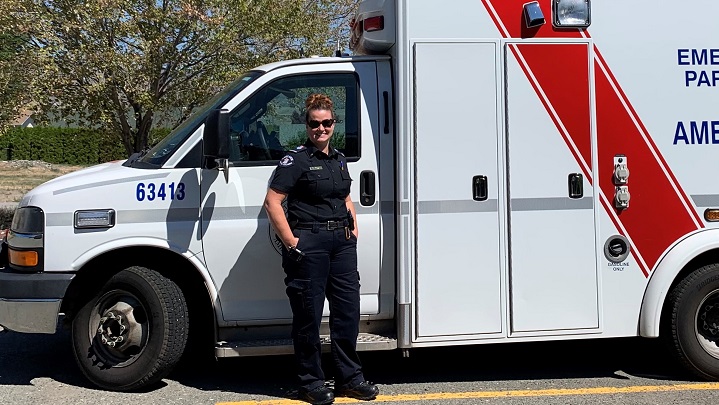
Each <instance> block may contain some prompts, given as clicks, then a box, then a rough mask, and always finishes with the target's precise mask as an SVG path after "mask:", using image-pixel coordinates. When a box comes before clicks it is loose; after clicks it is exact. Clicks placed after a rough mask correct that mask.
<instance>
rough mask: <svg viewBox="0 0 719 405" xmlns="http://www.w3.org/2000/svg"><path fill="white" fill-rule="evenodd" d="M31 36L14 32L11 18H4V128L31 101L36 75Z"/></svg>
mask: <svg viewBox="0 0 719 405" xmlns="http://www.w3.org/2000/svg"><path fill="white" fill-rule="evenodd" d="M26 43H27V39H26V38H23V37H22V36H21V35H18V34H15V33H12V32H11V31H10V30H9V29H8V26H7V19H3V18H2V17H0V130H2V129H3V128H4V127H6V126H7V125H8V124H9V123H10V121H12V120H13V119H14V118H15V117H17V116H18V114H19V113H20V110H21V109H22V108H23V107H26V106H27V103H28V102H29V101H30V99H31V97H30V84H31V83H32V81H33V78H34V77H35V75H34V74H33V73H32V72H31V70H32V68H28V67H27V65H28V64H30V65H32V66H33V67H34V66H35V65H34V64H33V62H32V56H33V55H32V53H30V52H28V47H27V46H26Z"/></svg>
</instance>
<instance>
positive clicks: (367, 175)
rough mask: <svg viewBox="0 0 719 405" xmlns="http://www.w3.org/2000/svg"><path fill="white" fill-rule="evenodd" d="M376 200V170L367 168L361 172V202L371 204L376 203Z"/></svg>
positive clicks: (365, 204)
mask: <svg viewBox="0 0 719 405" xmlns="http://www.w3.org/2000/svg"><path fill="white" fill-rule="evenodd" d="M374 201H375V187H374V172H373V171H371V170H365V171H363V172H362V173H360V204H362V205H364V206H370V205H374Z"/></svg>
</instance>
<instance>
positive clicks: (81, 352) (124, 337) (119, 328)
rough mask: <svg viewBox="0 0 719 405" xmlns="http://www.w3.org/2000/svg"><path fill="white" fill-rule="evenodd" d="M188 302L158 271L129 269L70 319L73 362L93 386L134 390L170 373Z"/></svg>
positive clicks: (181, 346)
mask: <svg viewBox="0 0 719 405" xmlns="http://www.w3.org/2000/svg"><path fill="white" fill-rule="evenodd" d="M188 330H189V319H188V311H187V303H186V301H185V297H184V296H183V294H182V291H181V290H180V288H179V287H178V286H177V284H175V283H174V282H173V281H172V280H169V279H167V278H165V277H164V276H162V275H161V274H160V273H158V272H156V271H154V270H150V269H146V268H144V267H129V268H127V269H125V270H122V271H120V272H119V273H117V274H116V275H114V276H113V277H112V278H110V279H109V280H108V281H107V282H106V283H105V285H103V286H102V288H101V289H100V292H99V293H98V294H97V295H96V296H95V297H93V298H92V299H91V300H90V301H89V302H87V303H86V304H85V305H84V306H83V307H82V308H81V309H80V311H79V312H78V313H77V315H76V316H75V318H74V319H73V321H72V346H73V351H74V354H75V359H76V360H77V364H78V365H79V367H80V369H81V370H82V372H83V374H85V376H86V377H87V378H88V379H89V380H90V381H91V382H92V383H93V384H95V385H97V386H98V387H100V388H102V389H106V390H110V391H134V390H137V389H140V388H143V387H147V386H149V385H152V384H154V383H156V382H158V381H160V380H161V379H162V378H164V377H165V376H167V374H169V373H170V372H171V371H172V369H173V367H174V366H175V365H176V364H177V362H178V361H179V360H180V357H181V356H182V353H183V351H184V350H185V345H186V344H187V332H188Z"/></svg>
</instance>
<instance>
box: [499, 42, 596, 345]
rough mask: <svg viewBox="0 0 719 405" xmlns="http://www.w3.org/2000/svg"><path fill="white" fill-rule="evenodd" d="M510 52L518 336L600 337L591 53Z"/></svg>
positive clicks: (571, 46)
mask: <svg viewBox="0 0 719 405" xmlns="http://www.w3.org/2000/svg"><path fill="white" fill-rule="evenodd" d="M505 51H506V53H505V56H506V78H507V79H506V80H507V83H506V92H507V94H506V106H507V113H506V117H507V151H508V152H507V154H508V155H507V161H508V184H509V187H508V189H509V242H510V245H509V252H510V256H509V257H510V259H509V268H510V272H509V283H510V285H509V287H510V311H511V312H510V313H511V331H510V334H511V336H522V335H526V334H529V335H537V334H552V335H554V334H573V333H574V334H576V333H583V332H581V331H582V330H584V331H585V332H584V333H586V332H589V333H591V330H592V329H594V332H597V331H598V328H599V305H598V285H599V283H598V279H597V261H596V244H595V226H594V224H595V206H596V199H595V195H594V194H595V192H594V189H593V187H592V183H591V181H590V177H591V176H592V175H593V172H592V155H593V153H592V146H591V145H592V135H591V134H592V125H591V122H592V115H593V114H592V105H593V103H592V102H591V98H592V91H591V87H590V86H591V82H592V81H591V80H590V76H591V72H592V70H591V63H590V61H591V46H590V43H588V42H573V43H527V42H523V43H521V44H520V43H508V44H506V45H505Z"/></svg>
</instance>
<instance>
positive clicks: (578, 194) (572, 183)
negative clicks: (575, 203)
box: [568, 173, 584, 198]
mask: <svg viewBox="0 0 719 405" xmlns="http://www.w3.org/2000/svg"><path fill="white" fill-rule="evenodd" d="M568 187H569V198H582V197H584V176H582V174H581V173H570V174H569V177H568Z"/></svg>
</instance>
